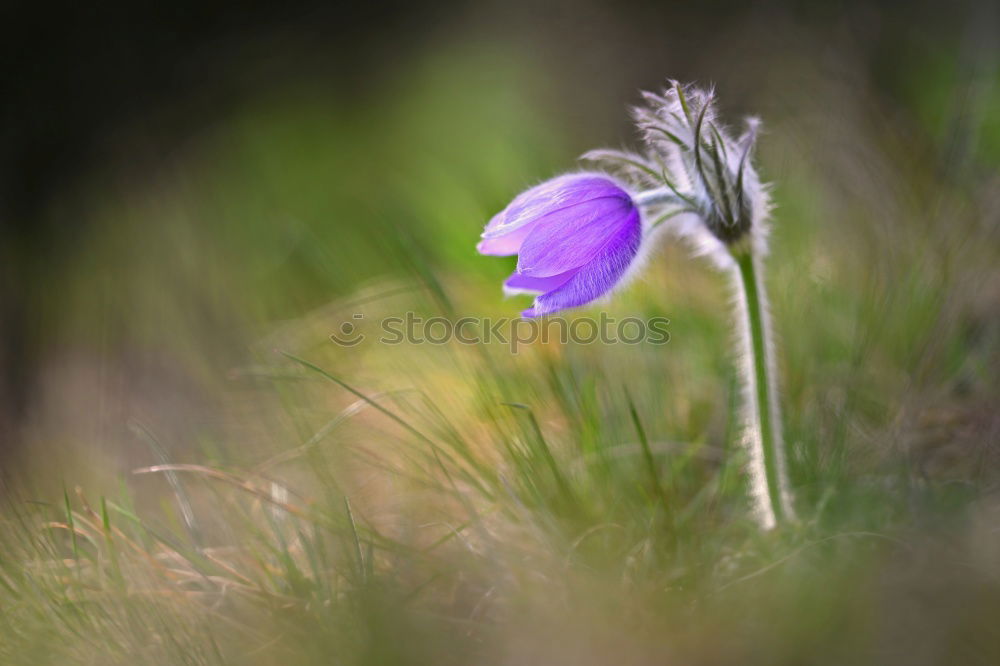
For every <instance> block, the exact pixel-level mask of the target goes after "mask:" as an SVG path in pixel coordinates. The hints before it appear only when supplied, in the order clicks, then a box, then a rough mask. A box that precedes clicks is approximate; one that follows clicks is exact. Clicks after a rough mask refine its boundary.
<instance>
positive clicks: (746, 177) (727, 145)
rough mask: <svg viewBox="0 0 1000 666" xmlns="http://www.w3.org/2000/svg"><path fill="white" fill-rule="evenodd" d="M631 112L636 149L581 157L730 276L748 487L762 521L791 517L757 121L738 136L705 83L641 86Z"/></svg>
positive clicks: (771, 523) (650, 227) (767, 525)
mask: <svg viewBox="0 0 1000 666" xmlns="http://www.w3.org/2000/svg"><path fill="white" fill-rule="evenodd" d="M643 97H644V100H645V104H644V105H642V106H639V107H637V108H636V109H634V115H635V118H636V121H637V124H638V126H639V129H640V130H641V131H642V135H643V140H644V143H645V150H644V151H642V152H629V151H615V150H598V151H592V152H590V153H588V154H587V155H584V159H585V160H586V161H589V162H593V163H597V164H599V165H601V166H603V167H604V168H605V169H608V170H610V171H612V172H614V173H617V174H619V175H620V176H622V177H623V178H625V179H626V180H628V181H629V182H630V183H632V184H633V185H634V186H635V187H636V189H638V190H639V192H638V193H637V194H635V195H634V197H633V198H634V201H635V203H636V205H638V206H640V207H642V208H643V209H644V211H645V214H646V217H645V219H647V220H648V224H647V225H646V227H647V228H646V232H647V237H649V236H650V235H651V234H652V232H653V231H654V230H655V229H657V228H658V227H660V225H661V224H662V225H663V226H664V227H666V228H667V229H669V230H671V231H672V232H673V234H674V235H676V236H679V237H681V238H684V239H685V240H687V241H688V242H689V243H690V244H691V245H692V247H693V248H694V249H695V252H696V253H697V254H699V255H703V256H706V257H708V258H709V259H710V260H711V261H712V263H713V264H714V265H715V266H716V267H717V268H719V269H720V270H722V271H724V272H725V273H727V274H728V275H730V276H731V279H732V281H733V286H734V290H733V291H734V295H735V315H736V351H737V353H736V357H737V360H738V362H739V364H740V378H741V383H742V393H743V410H742V422H743V423H742V426H743V427H742V430H741V432H742V435H741V443H742V444H743V445H744V446H745V447H746V450H747V452H748V460H749V470H748V471H749V479H750V494H751V498H752V500H753V504H754V515H755V516H756V518H757V520H758V522H759V523H760V525H761V527H763V528H764V529H771V528H773V527H775V526H776V525H778V524H780V523H782V522H783V521H787V520H791V519H793V518H794V515H793V509H792V501H791V493H790V490H789V485H788V480H787V472H786V469H785V452H784V442H783V440H782V434H781V410H780V408H779V405H778V401H779V398H778V386H777V378H776V370H775V352H774V342H773V332H772V330H771V321H770V315H769V312H768V303H767V295H766V293H765V289H764V280H763V276H762V271H763V263H764V257H765V256H766V255H767V235H768V224H767V221H768V216H769V212H770V208H771V206H770V197H769V195H768V187H767V186H766V185H764V184H763V183H761V181H760V178H759V177H758V175H757V171H756V169H755V168H754V165H753V148H754V144H755V142H756V139H757V135H758V130H759V126H760V122H759V121H758V120H757V119H756V118H748V119H747V120H746V130H745V131H744V132H743V134H742V135H740V136H739V137H737V138H734V137H733V135H732V134H731V133H730V132H729V131H728V130H727V128H726V127H725V126H724V125H723V124H722V123H721V122H720V120H719V116H718V113H717V112H716V108H715V94H714V92H713V91H712V90H710V89H707V90H706V89H701V88H696V87H694V86H684V85H681V84H680V83H678V82H676V81H671V82H670V86H669V87H668V88H667V89H666V90H664V91H662V92H661V93H644V95H643Z"/></svg>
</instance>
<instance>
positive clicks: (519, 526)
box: [0, 46, 1000, 665]
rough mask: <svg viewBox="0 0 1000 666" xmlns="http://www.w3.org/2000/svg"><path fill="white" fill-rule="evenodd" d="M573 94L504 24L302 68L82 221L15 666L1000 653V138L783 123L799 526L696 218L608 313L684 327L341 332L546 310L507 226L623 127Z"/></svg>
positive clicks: (78, 204)
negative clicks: (357, 335)
mask: <svg viewBox="0 0 1000 666" xmlns="http://www.w3.org/2000/svg"><path fill="white" fill-rule="evenodd" d="M944 78H945V80H946V81H945V82H942V83H940V84H939V85H937V86H923V87H922V91H923V93H922V94H925V95H926V96H927V99H920V100H918V101H917V102H915V103H914V104H915V106H916V107H918V108H924V107H922V106H921V105H926V108H937V105H938V104H937V102H935V101H934V99H936V98H937V97H939V96H940V95H942V94H943V93H942V92H941V88H942V87H945V86H946V85H947V77H944ZM545 85H546V78H545V76H544V74H543V73H542V72H539V71H537V70H535V69H534V68H533V67H532V66H531V63H530V62H528V61H527V60H526V59H518V58H513V57H511V56H510V55H509V54H508V53H507V52H505V51H498V50H493V49H490V48H488V47H487V48H479V47H475V48H474V47H471V46H469V47H465V48H464V49H461V50H458V51H457V52H450V51H443V52H442V53H439V54H438V55H436V56H434V57H432V58H429V59H427V60H424V61H418V62H416V63H414V64H412V66H410V67H408V68H406V69H404V70H403V73H401V74H399V75H398V77H395V78H391V79H389V80H387V81H384V82H382V83H381V85H379V86H376V87H374V88H373V89H372V90H367V91H365V92H364V93H363V94H364V95H365V97H364V98H363V99H344V98H340V97H337V96H335V95H333V94H331V93H324V92H319V91H321V90H322V87H321V86H317V85H316V84H315V83H313V84H311V85H304V84H302V83H294V84H289V87H288V89H283V90H278V91H272V92H271V93H270V94H268V95H266V96H263V97H262V98H260V99H257V100H253V101H252V102H250V103H248V104H247V105H246V106H245V107H244V108H243V109H242V110H241V111H240V112H239V113H237V114H236V115H234V117H232V118H231V119H230V120H229V121H228V122H226V123H225V124H223V125H220V126H218V127H215V128H211V129H210V130H208V131H207V132H206V133H205V135H204V136H199V137H197V138H196V139H193V140H192V141H191V142H190V144H189V145H187V146H184V147H182V148H180V149H178V151H177V153H176V154H175V155H172V156H171V157H170V159H169V160H166V161H164V162H162V163H161V165H160V167H159V168H158V170H157V171H155V172H151V173H145V174H141V175H139V176H136V175H134V174H129V173H127V172H126V173H125V175H122V174H121V173H119V172H113V173H111V174H98V175H95V178H94V183H93V184H92V186H91V189H90V190H89V191H85V192H81V193H79V195H78V197H77V198H76V199H71V200H69V201H67V202H65V203H64V205H63V207H62V208H61V209H56V210H55V211H54V212H53V214H54V215H69V214H74V211H79V210H84V211H86V214H87V215H89V216H91V217H92V218H93V226H92V228H93V229H94V230H95V231H94V232H93V233H92V234H91V235H90V236H89V237H88V238H86V239H84V240H83V242H82V244H81V248H80V252H79V253H78V263H77V264H75V265H72V266H68V267H62V268H61V270H59V271H53V273H52V276H51V282H49V283H47V284H44V285H42V286H40V287H39V293H40V294H44V295H45V298H46V301H45V302H46V303H47V304H48V306H49V308H50V323H51V326H50V327H49V328H50V332H49V333H47V335H49V336H51V338H50V339H49V340H48V341H47V342H48V344H49V345H50V347H51V349H52V356H53V360H52V363H51V366H50V369H49V377H48V383H47V384H46V386H47V387H48V388H47V390H48V400H47V401H45V402H43V408H42V410H41V412H40V414H39V415H38V416H37V418H36V421H35V424H34V426H33V428H32V430H31V431H30V433H29V436H30V440H29V443H30V448H29V452H28V453H27V454H26V456H25V458H24V460H22V461H21V462H20V465H21V469H23V477H22V480H21V483H22V484H23V487H20V488H16V489H14V490H15V492H13V493H10V495H9V497H8V498H7V502H8V504H7V506H6V507H5V509H4V511H3V517H4V521H5V524H4V529H3V530H0V587H2V588H3V595H4V602H3V604H2V605H0V661H2V662H3V663H10V664H39V663H81V664H118V663H121V664H126V663H127V664H133V663H157V664H159V663H162V664H222V663H239V664H273V663H286V664H311V663H344V664H422V663H428V664H430V663H433V664H450V663H454V664H469V663H477V664H479V663H497V664H519V665H521V664H531V663H578V664H606V663H634V664H647V663H648V664H653V663H684V664H690V663H704V664H714V663H767V664H780V663H789V664H791V663H816V664H825V663H829V664H843V663H855V664H864V663H871V664H877V663H913V664H920V663H968V664H974V663H981V664H990V663H996V662H997V661H1000V640H998V638H1000V637H998V636H997V630H996V629H995V627H996V626H997V620H998V619H1000V594H998V593H1000V590H998V589H997V588H998V584H997V581H998V575H1000V570H998V568H997V563H998V562H1000V559H998V555H1000V538H998V533H997V530H996V527H995V525H996V519H997V516H998V514H997V510H998V504H997V502H996V497H995V490H996V469H997V465H996V463H997V460H996V455H997V448H996V446H997V440H998V434H1000V424H998V422H997V420H996V416H995V414H994V411H995V406H996V399H997V395H998V393H997V388H998V387H997V384H996V382H997V380H996V375H995V368H996V367H1000V364H998V363H997V361H1000V333H998V330H997V327H996V324H995V316H994V315H995V307H996V305H997V301H998V299H1000V280H998V275H997V273H996V266H997V265H998V264H997V259H998V257H997V254H998V246H1000V244H998V243H997V242H996V241H997V236H996V234H997V228H996V225H995V217H994V215H995V213H996V205H997V200H996V187H997V182H996V175H995V173H996V172H995V167H996V164H995V162H993V161H990V160H991V153H990V152H989V151H988V150H984V151H983V153H982V154H981V155H978V156H977V157H976V160H979V161H978V162H977V161H974V162H973V163H972V164H971V165H969V166H965V167H963V168H965V169H966V171H965V172H964V174H965V175H964V176H963V178H961V179H957V180H954V181H952V180H947V179H942V178H940V170H941V169H942V167H945V168H946V167H947V166H948V164H947V163H946V162H942V161H936V160H945V159H946V158H945V157H944V156H946V155H948V154H949V150H948V146H947V145H946V143H945V141H946V138H944V137H947V132H945V133H942V134H934V133H931V136H936V137H938V139H937V140H938V141H940V143H933V142H931V143H926V144H921V145H919V146H914V145H912V144H909V143H908V142H907V139H908V135H907V130H904V129H900V128H899V127H896V129H893V128H894V126H893V125H891V124H888V123H884V122H880V120H879V116H878V114H877V113H875V112H873V111H872V108H876V109H877V102H876V101H875V100H874V99H873V98H871V97H866V94H867V93H868V92H870V91H858V90H855V91H854V97H853V98H852V99H851V100H849V101H848V102H837V100H838V99H842V98H841V97H839V96H838V93H839V92H841V91H839V90H838V89H837V87H836V85H837V84H836V83H834V84H830V85H829V87H824V86H825V85H826V84H824V83H822V82H813V85H815V86H816V90H809V91H803V92H802V93H801V95H800V96H799V97H796V98H795V100H789V101H790V102H791V103H793V104H794V105H793V106H791V107H790V108H789V109H788V110H787V111H786V112H785V113H786V114H787V115H779V116H777V117H775V118H773V119H771V118H768V119H766V120H768V121H769V134H768V136H767V137H765V140H764V142H763V143H764V151H763V154H762V155H761V160H762V172H763V173H764V174H766V175H767V177H768V178H770V179H772V180H774V181H775V183H776V192H775V193H776V198H777V201H778V209H777V214H776V220H775V237H774V247H773V259H772V262H771V271H770V282H771V289H772V300H773V305H774V309H775V315H776V324H777V327H778V330H779V333H780V336H781V351H780V356H781V359H782V364H783V371H782V385H783V387H784V396H783V399H784V406H785V410H786V429H787V437H788V440H789V445H790V447H791V453H792V456H791V467H792V476H793V485H794V487H795V490H796V494H797V497H798V501H799V513H800V515H801V519H802V522H801V524H800V525H797V526H795V527H794V528H790V529H787V530H783V531H780V532H776V533H772V534H760V533H758V532H757V531H756V529H755V528H754V526H753V524H752V522H751V521H750V520H749V519H748V516H747V505H746V501H745V499H744V489H743V484H742V480H741V476H740V466H741V459H740V452H739V451H738V450H737V449H735V448H734V443H733V440H734V436H733V427H734V425H733V418H732V415H733V413H734V409H735V400H736V397H735V396H734V388H733V369H732V364H731V359H730V358H729V357H728V356H727V353H726V349H727V337H728V335H729V328H728V324H727V321H728V296H727V294H726V292H725V285H724V283H723V281H722V280H721V278H719V277H718V276H716V275H714V274H713V273H712V271H711V270H710V269H709V268H708V267H706V266H704V265H702V264H701V263H699V262H698V261H696V260H693V259H691V258H689V257H688V256H687V253H686V251H684V250H683V249H681V248H676V247H671V248H667V249H665V250H664V251H663V253H662V254H661V255H659V256H658V257H657V258H656V259H655V261H654V262H653V265H652V267H651V269H650V271H649V275H648V276H647V277H646V278H645V279H644V280H643V281H642V283H640V284H638V285H635V286H634V287H632V288H630V289H629V290H628V291H627V292H626V293H624V294H623V295H622V296H621V298H619V299H616V301H615V302H614V303H611V304H609V305H608V306H607V311H608V312H609V313H610V314H612V315H613V316H628V315H636V316H643V317H651V316H667V317H669V318H670V320H671V324H670V333H671V341H670V343H669V344H668V345H666V346H664V347H657V346H652V345H639V346H627V345H613V346H604V345H560V344H558V343H555V344H553V343H550V344H546V345H541V344H536V345H532V346H531V347H530V348H527V349H524V350H523V351H522V352H521V353H519V354H517V355H512V354H510V353H509V352H508V350H507V349H506V348H505V346H503V345H501V344H492V345H478V346H472V347H469V346H463V345H459V344H454V343H452V344H447V345H442V346H429V345H422V346H414V345H403V346H398V347H390V346H385V345H380V344H377V343H376V342H375V341H374V340H372V339H369V340H368V341H366V342H365V343H363V344H361V345H359V346H357V347H354V348H351V349H345V348H340V347H337V346H335V345H334V344H333V343H332V342H330V341H329V339H328V335H329V334H330V333H331V332H334V331H336V330H337V327H338V326H339V325H340V323H341V322H343V321H346V320H350V318H351V316H352V315H353V314H354V313H363V314H364V315H365V320H364V321H365V325H366V326H371V325H373V322H376V321H378V319H379V318H380V317H382V316H387V315H396V314H399V313H401V312H404V311H406V310H413V311H415V312H418V313H421V314H423V315H442V316H446V317H450V318H453V319H454V318H457V317H458V316H462V315H466V314H468V315H474V316H493V317H496V316H503V315H506V316H511V315H513V314H514V313H515V312H517V311H518V310H519V304H517V303H513V302H504V301H502V300H501V298H500V296H499V289H498V284H499V280H500V279H501V278H502V277H503V275H504V274H505V270H509V269H510V266H511V263H510V261H507V260H496V259H486V258H482V257H478V256H477V255H475V253H474V250H473V247H474V242H475V239H476V237H477V235H478V232H479V230H480V228H481V224H482V223H483V221H484V220H486V219H487V218H488V217H489V215H490V214H491V213H492V212H494V211H496V210H498V209H499V208H501V207H502V206H503V205H504V204H505V203H506V201H507V200H508V199H509V197H510V196H511V195H512V194H513V193H515V192H517V191H518V190H519V189H520V188H522V187H523V186H525V185H527V184H529V183H532V182H535V181H537V180H541V179H542V178H545V177H547V176H549V175H551V174H552V173H554V172H556V171H558V170H560V169H564V168H566V167H567V166H568V165H570V164H571V163H572V159H573V158H574V156H575V155H576V154H577V153H578V152H580V151H581V150H582V149H584V148H586V147H589V146H590V145H591V144H595V143H600V140H599V139H598V140H596V141H595V140H594V138H593V137H589V136H588V137H576V136H573V135H572V132H571V131H569V130H568V129H567V128H563V127H561V126H560V123H559V119H558V117H557V116H556V114H555V113H554V112H553V110H552V109H545V108H541V107H540V105H539V104H537V102H533V101H532V100H537V99H538V95H537V92H538V90H539V89H541V88H543V87H544V86H545ZM722 92H723V95H724V93H725V91H722ZM810 93H812V94H810ZM914 94H915V95H920V94H921V90H916V91H915V92H914ZM624 102H625V100H622V106H624ZM987 108H990V107H987ZM986 116H989V114H986ZM818 127H822V128H823V131H818V130H817V128H818ZM981 129H982V132H983V133H984V134H989V135H990V136H991V137H992V134H990V133H995V129H996V128H995V127H993V126H991V125H989V124H984V125H983V126H982V128H981ZM990 141H994V142H995V141H996V137H992V138H990V139H989V140H988V141H987V142H986V143H985V144H984V145H987V146H988V145H992V144H991V143H989V142H990ZM817 155H819V156H822V157H823V159H822V160H820V159H817ZM915 156H918V157H920V158H921V159H919V160H917V159H914V158H915ZM137 179H138V180H139V183H137V182H136V180H137ZM991 220H992V221H991ZM593 312H594V311H591V313H593ZM582 314H586V312H584V313H582ZM366 330H369V331H370V329H366ZM278 351H281V352H285V353H286V354H290V355H291V356H287V355H283V354H281V353H278ZM151 442H156V443H155V444H151ZM154 466H158V467H154ZM151 467H152V469H151ZM137 468H143V472H142V473H138V474H136V473H133V471H134V470H136V469H137ZM654 479H655V482H654ZM77 486H79V489H78V488H77ZM186 505H190V507H191V511H190V514H191V515H190V516H187V517H186V516H185V511H184V510H183V509H182V508H181V507H183V506H186Z"/></svg>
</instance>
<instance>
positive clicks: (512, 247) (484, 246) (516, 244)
mask: <svg viewBox="0 0 1000 666" xmlns="http://www.w3.org/2000/svg"><path fill="white" fill-rule="evenodd" d="M501 214H502V213H501ZM493 219H496V218H493ZM534 228H535V226H534V225H533V224H525V225H523V226H522V227H521V228H520V229H515V230H513V231H512V232H510V233H508V234H507V235H505V236H497V237H495V238H483V240H481V241H479V244H478V245H476V251H477V252H479V254H489V255H493V256H497V257H507V256H510V255H512V254H517V251H518V250H520V249H521V244H522V243H523V242H524V239H525V238H527V237H528V234H530V233H531V230H532V229H534Z"/></svg>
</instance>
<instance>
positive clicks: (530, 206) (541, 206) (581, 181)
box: [480, 173, 628, 254]
mask: <svg viewBox="0 0 1000 666" xmlns="http://www.w3.org/2000/svg"><path fill="white" fill-rule="evenodd" d="M610 196H619V197H624V198H627V197H628V194H626V193H625V192H624V191H623V190H622V189H621V188H620V187H618V185H616V184H615V182H614V181H613V180H611V179H610V178H608V177H607V176H604V175H601V174H589V173H575V174H565V175H562V176H557V177H556V178H552V179H551V180H547V181H545V182H544V183H542V184H540V185H536V186H535V187H532V188H531V189H529V190H526V191H524V192H522V193H521V194H519V195H517V196H516V197H515V198H514V200H513V201H511V202H510V204H509V205H508V206H507V208H505V209H504V210H502V211H500V212H499V213H497V214H496V215H494V216H493V219H491V220H490V222H489V224H487V225H486V229H485V230H484V231H483V234H482V238H483V242H482V243H480V246H481V247H482V248H483V249H482V250H480V251H481V252H483V253H484V254H513V253H514V252H517V247H519V246H520V242H521V241H523V240H524V238H525V236H526V235H527V233H528V232H529V231H530V228H531V227H533V226H534V224H535V223H537V222H538V221H539V220H540V219H541V218H542V217H544V216H546V215H549V214H551V213H554V212H557V211H559V210H561V209H563V208H567V207H569V206H574V205H577V204H580V203H584V202H587V201H591V200H594V199H600V198H603V197H610ZM518 231H520V232H521V233H520V234H518V235H516V236H512V237H511V240H510V242H509V243H499V244H498V243H487V242H486V241H490V240H492V239H496V238H500V237H504V236H508V235H512V234H514V233H515V232H518ZM512 248H513V249H512Z"/></svg>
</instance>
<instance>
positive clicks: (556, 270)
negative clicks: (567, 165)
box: [476, 173, 642, 317]
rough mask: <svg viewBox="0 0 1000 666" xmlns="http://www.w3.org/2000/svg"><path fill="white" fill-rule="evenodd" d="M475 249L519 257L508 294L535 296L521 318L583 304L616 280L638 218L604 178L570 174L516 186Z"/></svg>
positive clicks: (635, 243)
mask: <svg viewBox="0 0 1000 666" xmlns="http://www.w3.org/2000/svg"><path fill="white" fill-rule="evenodd" d="M482 238H483V239H482V240H481V241H480V242H479V245H477V246H476V249H477V250H479V252H480V253H482V254H490V255H498V256H508V255H512V254H516V255H518V257H517V270H516V271H514V273H512V274H511V276H510V277H509V278H507V279H506V280H505V281H504V291H506V292H507V293H530V294H537V297H536V298H535V303H534V307H531V308H529V309H527V310H525V311H524V312H523V313H522V316H525V317H537V316H540V315H545V314H550V313H553V312H557V311H559V310H564V309H566V308H572V307H576V306H579V305H585V304H587V303H590V302H592V301H595V300H597V299H598V298H601V297H602V296H605V295H606V294H608V293H609V292H610V291H611V290H612V289H613V288H614V287H615V285H617V284H619V283H620V282H621V280H622V278H623V277H624V276H625V274H626V272H627V271H628V268H629V266H630V265H631V264H632V261H633V260H634V259H635V257H636V255H637V254H638V252H639V244H640V241H641V240H642V222H641V220H640V217H639V209H638V208H637V207H636V205H635V203H634V202H633V201H632V197H631V196H630V195H629V193H628V192H626V191H625V190H623V189H622V188H621V187H620V186H619V185H618V184H617V183H616V182H615V181H613V180H612V179H611V178H610V177H609V176H606V175H604V174H600V173H572V174H565V175H563V176H558V177H556V178H553V179H552V180H549V181H546V182H544V183H542V184H541V185H536V186H535V187H532V188H531V189H529V190H527V191H525V192H522V193H521V194H519V195H518V196H517V197H515V198H514V200H513V201H511V202H510V205H508V206H507V207H506V208H505V209H503V210H502V211H500V212H499V213H497V214H496V215H495V216H494V217H493V219H492V220H490V223H489V224H487V225H486V229H485V230H484V231H483V236H482Z"/></svg>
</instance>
